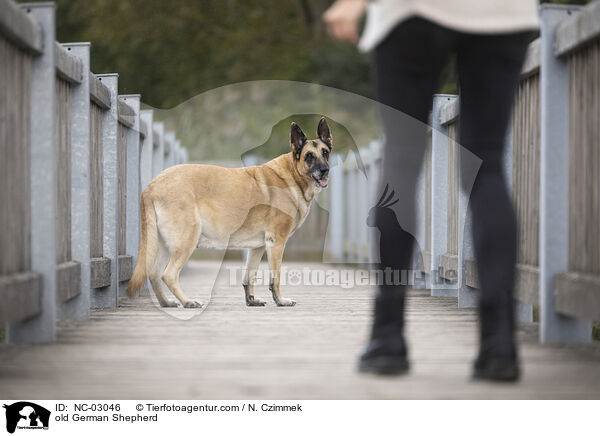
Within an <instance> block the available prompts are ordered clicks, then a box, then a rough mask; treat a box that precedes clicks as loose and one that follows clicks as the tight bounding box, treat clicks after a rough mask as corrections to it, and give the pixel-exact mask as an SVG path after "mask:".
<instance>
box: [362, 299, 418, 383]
mask: <svg viewBox="0 0 600 436" xmlns="http://www.w3.org/2000/svg"><path fill="white" fill-rule="evenodd" d="M408 368H409V365H408V359H407V350H406V342H405V341H404V289H394V290H389V289H387V290H385V289H384V290H381V289H380V290H379V291H378V295H377V297H376V298H375V319H374V320H373V329H372V331H371V339H370V341H369V344H368V345H367V347H366V349H365V351H364V352H363V353H362V355H361V356H360V361H359V371H360V372H365V373H373V374H379V375H400V374H404V373H406V372H408Z"/></svg>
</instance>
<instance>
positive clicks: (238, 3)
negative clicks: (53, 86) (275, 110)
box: [57, 0, 371, 108]
mask: <svg viewBox="0 0 600 436" xmlns="http://www.w3.org/2000/svg"><path fill="white" fill-rule="evenodd" d="M329 3H330V1H329V0H296V1H286V2H282V1H277V0H203V1H198V0H178V1H175V2H165V1H162V0H129V1H126V2H124V1H121V0H86V1H85V2H81V1H79V2H78V1H74V0H58V12H57V14H58V15H57V22H58V23H57V24H58V27H57V38H58V39H59V40H60V41H81V40H88V41H92V43H93V50H92V68H93V70H94V71H96V72H108V71H118V72H119V73H120V80H119V85H120V88H121V92H123V93H125V92H140V93H142V94H143V96H144V101H145V102H146V103H148V104H149V105H151V106H154V107H160V108H168V107H172V106H174V105H176V104H178V103H180V102H182V101H184V100H186V99H188V98H190V97H192V96H194V95H197V94H198V93H201V92H203V91H206V90H208V89H213V88H216V87H218V86H223V85H226V84H229V83H236V82H241V81H248V80H258V79H285V80H298V81H305V82H313V83H320V84H323V85H329V86H333V87H338V88H341V89H345V90H348V91H352V92H357V93H360V94H361V95H365V96H369V95H371V86H370V80H369V65H368V56H366V55H363V54H359V53H357V51H356V50H355V49H353V48H352V47H348V46H346V45H343V44H338V43H335V42H332V41H331V40H330V39H329V38H328V37H327V35H326V32H325V29H324V28H323V26H322V24H321V19H320V16H321V14H322V12H323V11H324V10H325V8H326V7H327V6H328V4H329Z"/></svg>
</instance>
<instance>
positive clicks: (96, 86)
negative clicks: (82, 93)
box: [90, 72, 110, 109]
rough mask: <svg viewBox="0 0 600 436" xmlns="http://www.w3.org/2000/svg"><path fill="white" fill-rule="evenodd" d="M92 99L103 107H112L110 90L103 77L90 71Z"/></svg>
mask: <svg viewBox="0 0 600 436" xmlns="http://www.w3.org/2000/svg"><path fill="white" fill-rule="evenodd" d="M90 99H91V100H92V101H93V102H94V103H96V104H97V105H98V106H100V107H101V108H102V109H110V90H109V89H108V88H107V87H106V86H104V84H103V83H102V80H101V78H99V77H97V76H96V75H95V74H94V73H92V72H90Z"/></svg>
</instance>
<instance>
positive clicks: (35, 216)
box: [2, 3, 56, 343]
mask: <svg viewBox="0 0 600 436" xmlns="http://www.w3.org/2000/svg"><path fill="white" fill-rule="evenodd" d="M21 7H22V8H23V9H24V10H26V11H27V12H28V13H29V14H31V16H32V17H33V18H34V19H35V20H36V21H37V22H38V23H39V24H40V26H41V27H42V30H43V35H44V49H43V53H42V54H40V55H39V56H36V57H34V58H33V60H32V63H31V107H30V119H31V123H30V128H31V130H30V132H29V134H30V135H31V138H30V144H31V161H30V165H31V166H30V177H31V199H30V200H31V235H30V240H31V270H32V271H35V272H36V273H38V274H40V275H41V277H42V289H41V295H40V299H41V301H40V307H41V312H40V314H39V315H37V316H35V317H33V318H30V319H27V320H25V321H18V322H13V323H10V324H8V328H7V339H8V341H9V342H11V343H44V342H52V341H54V340H55V338H56V247H55V244H56V228H55V222H54V221H55V216H56V214H55V213H56V164H55V161H56V158H55V155H54V153H55V148H56V135H55V116H56V115H55V88H54V81H55V75H56V73H55V70H54V39H55V36H54V16H55V8H54V3H40V4H36V3H30V4H23V5H21ZM2 207H7V206H6V205H2Z"/></svg>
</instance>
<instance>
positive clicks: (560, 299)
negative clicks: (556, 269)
mask: <svg viewBox="0 0 600 436" xmlns="http://www.w3.org/2000/svg"><path fill="white" fill-rule="evenodd" d="M554 280H555V284H556V297H555V300H554V305H555V308H556V311H557V312H559V313H563V314H565V315H571V316H575V317H577V318H583V319H587V320H589V321H600V275H596V274H584V273H574V272H567V273H563V274H558V275H557V276H556V277H555V279H554Z"/></svg>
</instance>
